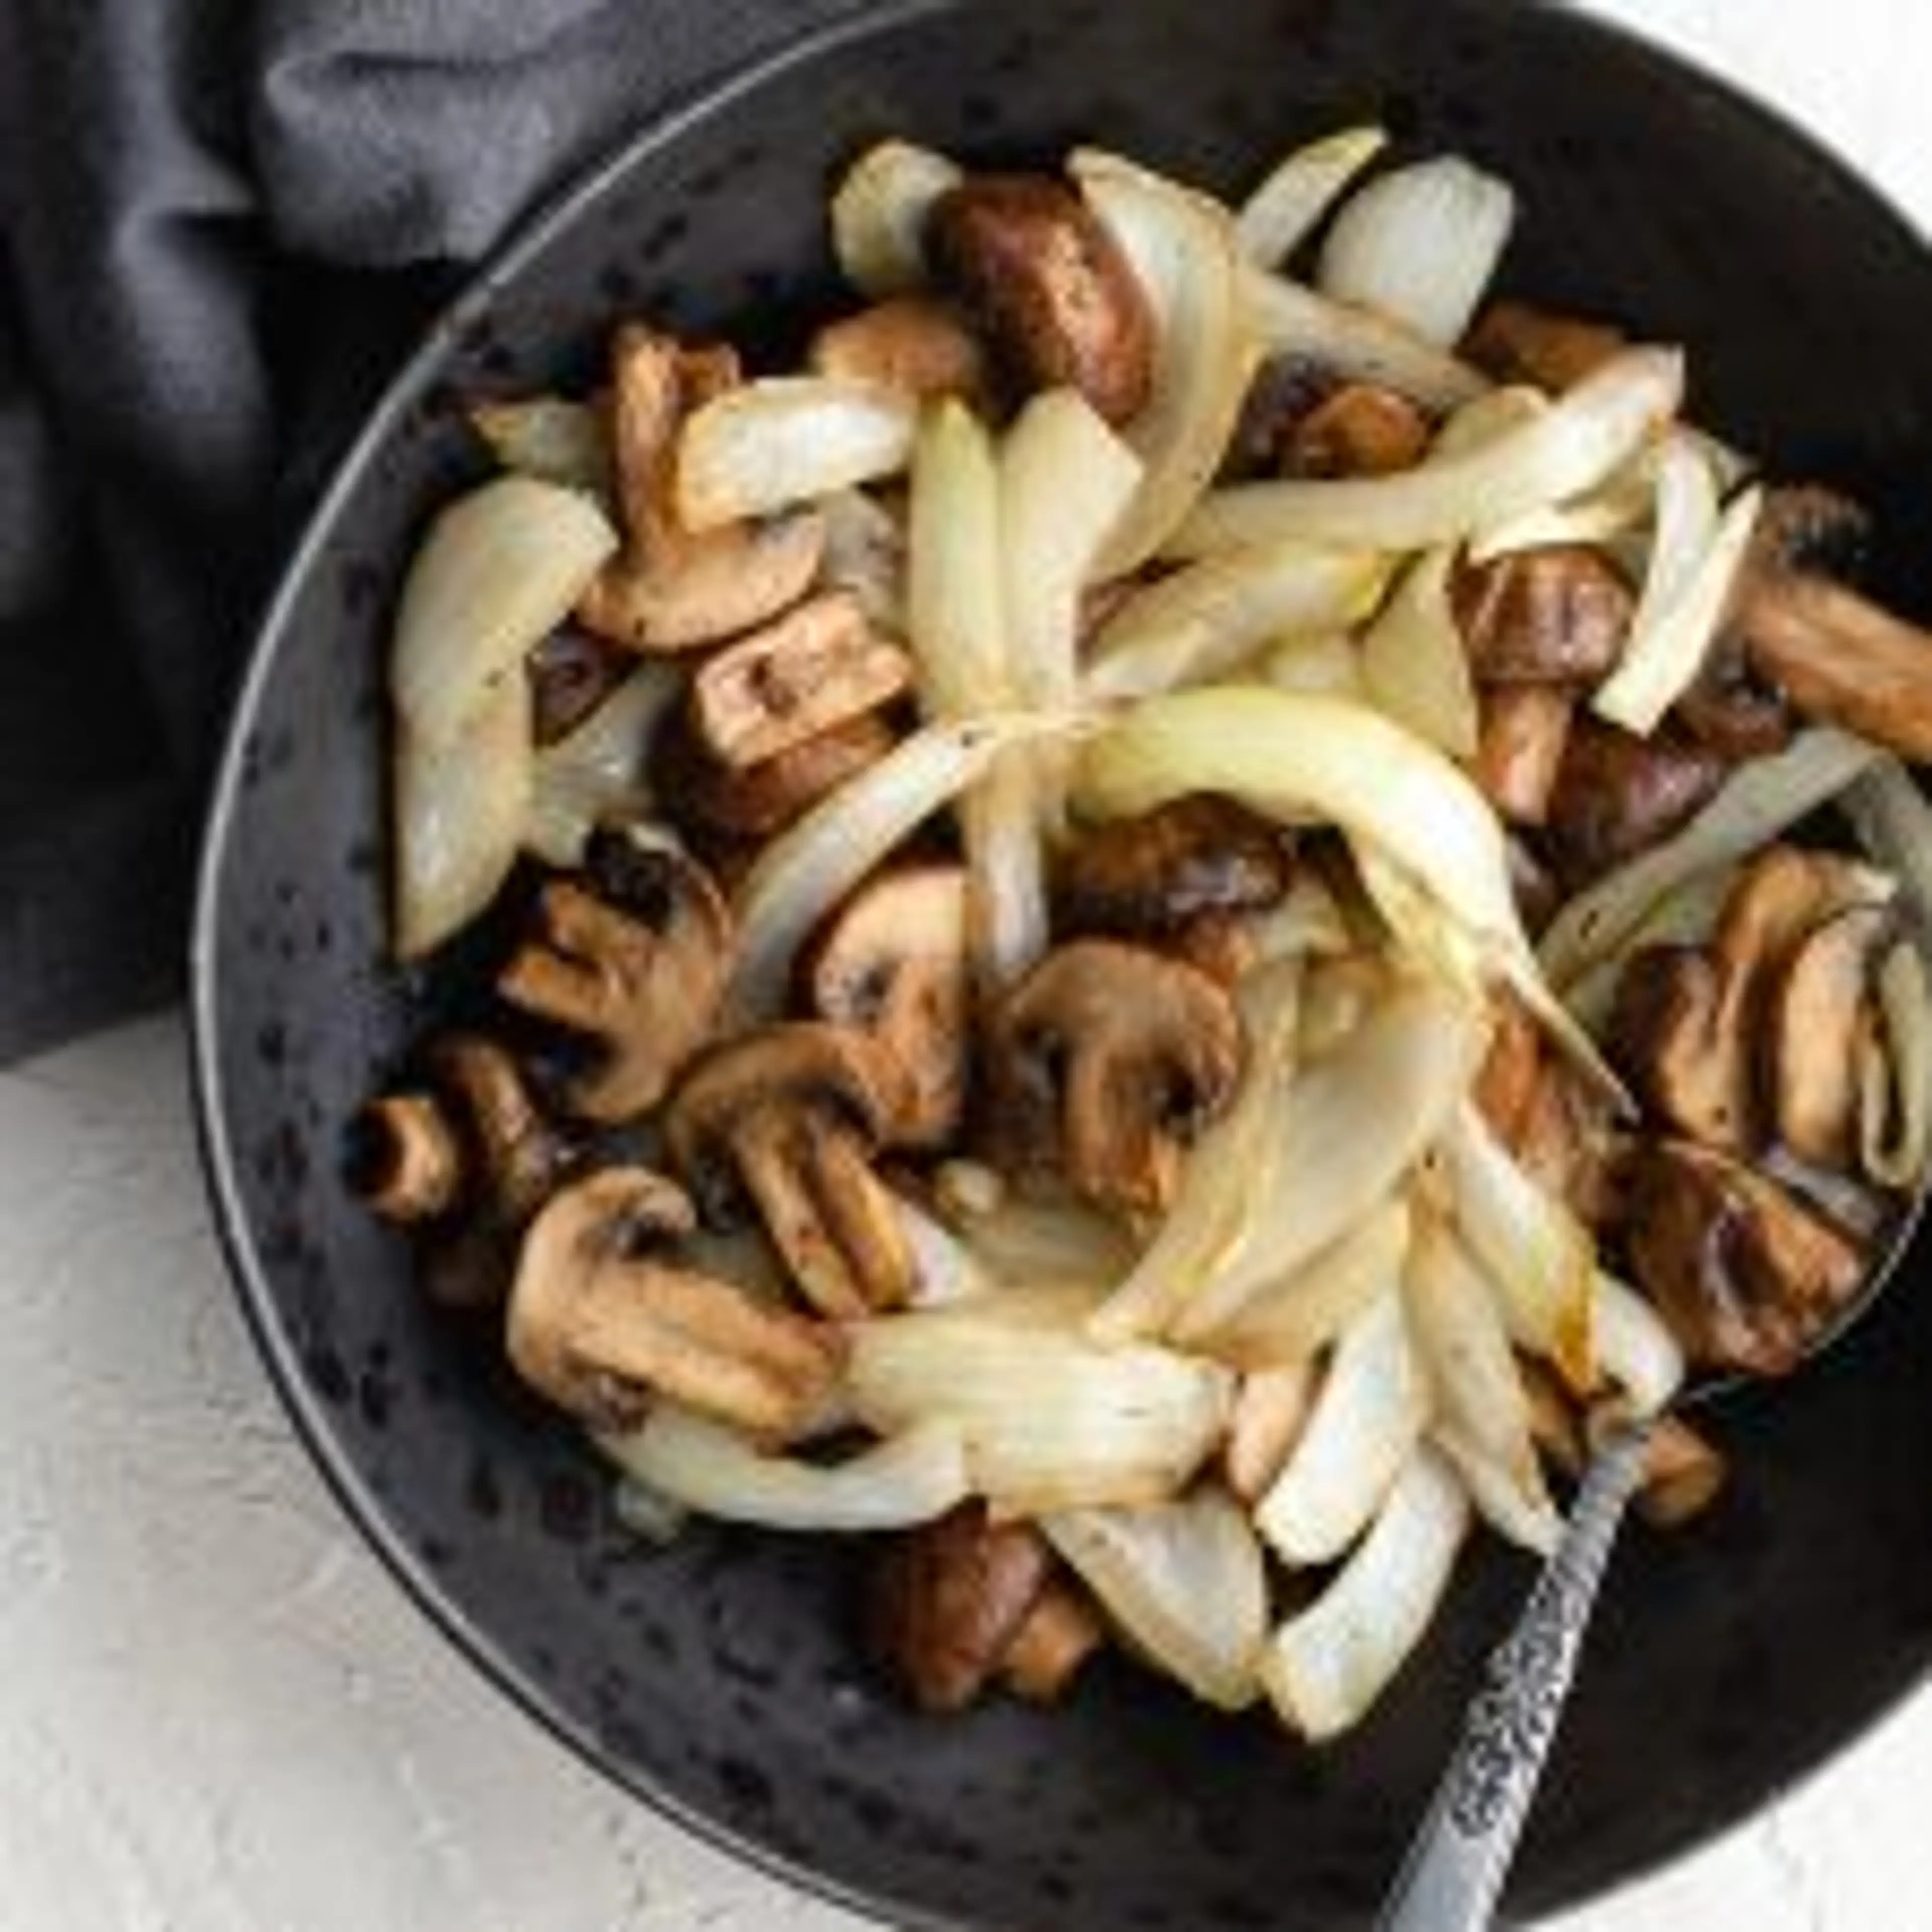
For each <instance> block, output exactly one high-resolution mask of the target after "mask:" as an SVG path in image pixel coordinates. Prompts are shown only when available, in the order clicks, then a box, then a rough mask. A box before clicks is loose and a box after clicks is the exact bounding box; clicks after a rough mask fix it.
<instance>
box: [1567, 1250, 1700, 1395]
mask: <svg viewBox="0 0 1932 1932" xmlns="http://www.w3.org/2000/svg"><path fill="white" fill-rule="evenodd" d="M1592 1299H1593V1305H1592V1308H1591V1311H1590V1328H1591V1333H1592V1337H1594V1339H1595V1343H1596V1353H1597V1372H1598V1387H1600V1388H1601V1387H1602V1386H1603V1385H1604V1384H1605V1383H1607V1384H1609V1385H1611V1386H1612V1387H1613V1388H1619V1389H1621V1390H1622V1391H1623V1394H1624V1397H1625V1400H1626V1401H1627V1402H1628V1403H1629V1405H1630V1406H1631V1409H1634V1411H1635V1412H1637V1414H1638V1415H1662V1414H1663V1412H1664V1410H1665V1409H1667V1408H1668V1407H1669V1406H1670V1402H1671V1400H1672V1398H1673V1397H1674V1396H1675V1395H1676V1393H1677V1391H1679V1389H1680V1388H1682V1386H1683V1385H1684V1352H1683V1350H1682V1349H1681V1348H1679V1346H1678V1344H1677V1339H1676V1337H1675V1336H1673V1334H1671V1332H1670V1328H1669V1325H1667V1323H1666V1322H1665V1321H1664V1317H1663V1316H1661V1315H1660V1314H1658V1312H1657V1310H1656V1309H1655V1307H1653V1306H1652V1304H1651V1303H1650V1301H1649V1299H1648V1298H1647V1297H1646V1296H1644V1295H1640V1294H1639V1293H1638V1292H1637V1290H1636V1289H1634V1288H1631V1287H1630V1286H1628V1285H1627V1284H1626V1283H1623V1282H1621V1281H1619V1280H1618V1279H1617V1278H1616V1276H1615V1275H1613V1274H1607V1273H1606V1272H1605V1271H1604V1270H1603V1269H1601V1268H1599V1269H1598V1271H1597V1277H1596V1284H1595V1291H1594V1294H1593V1298H1592Z"/></svg>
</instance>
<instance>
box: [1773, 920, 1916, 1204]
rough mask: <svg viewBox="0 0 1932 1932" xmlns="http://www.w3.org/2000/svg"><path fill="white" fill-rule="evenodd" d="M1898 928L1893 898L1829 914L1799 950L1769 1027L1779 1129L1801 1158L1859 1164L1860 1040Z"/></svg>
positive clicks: (1777, 992)
mask: <svg viewBox="0 0 1932 1932" xmlns="http://www.w3.org/2000/svg"><path fill="white" fill-rule="evenodd" d="M1897 930H1898V921H1897V914H1896V913H1895V912H1894V910H1893V909H1892V907H1890V906H1889V905H1885V904H1864V905H1855V906H1853V907H1850V908H1849V910H1846V911H1844V912H1841V913H1838V915H1837V916H1835V917H1834V918H1829V919H1826V921H1825V922H1823V924H1822V925H1820V926H1818V927H1817V929H1815V930H1814V932H1812V933H1811V935H1810V937H1809V938H1806V939H1805V940H1804V941H1802V943H1801V944H1799V947H1798V948H1797V950H1796V952H1794V953H1793V954H1792V955H1791V958H1790V964H1789V965H1787V966H1786V968H1785V969H1784V974H1783V976H1782V977H1781V979H1780V980H1779V982H1778V985H1777V986H1775V988H1774V989H1772V994H1771V997H1770V1000H1769V1010H1768V1013H1767V1022H1768V1024H1767V1026H1766V1030H1765V1032H1764V1035H1763V1045H1764V1049H1765V1052H1766V1056H1767V1058H1768V1062H1769V1084H1770V1086H1771V1089H1772V1103H1773V1106H1772V1112H1773V1115H1774V1118H1775V1121H1776V1124H1777V1127H1778V1136H1779V1138H1780V1139H1782V1140H1783V1141H1784V1144H1785V1145H1786V1146H1787V1147H1788V1148H1790V1150H1791V1151H1792V1152H1793V1154H1796V1155H1797V1156H1798V1157H1799V1158H1800V1159H1801V1160H1808V1161H1811V1162H1814V1163H1816V1164H1817V1165H1818V1166H1820V1167H1826V1168H1832V1169H1839V1170H1841V1171H1842V1170H1843V1169H1846V1168H1847V1167H1848V1166H1850V1165H1851V1163H1852V1152H1853V1145H1854V1142H1855V1139H1856V1136H1857V1133H1858V1086H1859V1081H1858V1065H1859V1058H1858V1040H1859V1037H1860V1034H1861V1031H1862V1028H1863V1026H1864V1020H1865V1015H1866V1012H1867V1003H1868V1001H1869V998H1870V992H1871V986H1872V976H1873V971H1874V970H1875V969H1876V965H1877V963H1878V961H1879V957H1880V956H1881V955H1882V953H1884V951H1885V949H1886V947H1888V946H1889V945H1890V944H1891V942H1892V941H1893V939H1894V938H1895V937H1896V935H1897Z"/></svg>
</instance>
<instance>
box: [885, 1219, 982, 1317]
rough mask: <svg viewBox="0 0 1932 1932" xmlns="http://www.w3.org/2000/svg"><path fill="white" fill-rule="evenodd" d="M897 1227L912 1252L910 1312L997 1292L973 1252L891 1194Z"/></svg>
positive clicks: (942, 1225)
mask: <svg viewBox="0 0 1932 1932" xmlns="http://www.w3.org/2000/svg"><path fill="white" fill-rule="evenodd" d="M893 1202H894V1204H895V1207H896V1208H897V1210H898V1217H899V1226H900V1227H901V1229H904V1233H905V1238H906V1245H907V1247H909V1248H910V1249H911V1250H912V1259H913V1292H912V1296H911V1302H910V1305H911V1306H912V1307H914V1308H946V1307H951V1306H952V1305H953V1304H954V1303H956V1302H961V1301H971V1300H972V1298H974V1296H975V1295H990V1294H993V1293H995V1292H997V1290H998V1283H995V1281H994V1280H993V1279H992V1277H991V1276H990V1275H989V1274H987V1272H986V1270H985V1269H984V1268H983V1267H981V1266H980V1261H979V1258H978V1257H977V1256H976V1255H975V1254H974V1252H973V1250H971V1248H970V1247H968V1246H967V1244H965V1242H964V1241H962V1240H961V1239H960V1238H959V1236H958V1235H956V1234H955V1233H954V1232H953V1230H952V1229H950V1228H949V1227H947V1226H946V1224H945V1223H944V1222H943V1221H939V1220H935V1219H934V1217H932V1215H930V1214H928V1213H927V1212H926V1210H925V1209H924V1208H921V1207H920V1206H919V1205H918V1204H917V1203H916V1202H911V1201H908V1200H907V1199H906V1197H905V1196H904V1195H903V1194H900V1193H897V1192H895V1193H894V1195H893Z"/></svg>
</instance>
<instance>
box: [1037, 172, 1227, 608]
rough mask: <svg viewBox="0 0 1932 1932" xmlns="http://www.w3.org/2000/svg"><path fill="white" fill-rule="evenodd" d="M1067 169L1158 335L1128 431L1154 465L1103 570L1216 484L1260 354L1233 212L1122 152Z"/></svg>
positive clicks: (1137, 561) (1144, 551)
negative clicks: (1240, 280)
mask: <svg viewBox="0 0 1932 1932" xmlns="http://www.w3.org/2000/svg"><path fill="white" fill-rule="evenodd" d="M1068 166H1069V169H1070V172H1071V173H1072V174H1073V178H1074V179H1075V180H1076V181H1077V182H1078V183H1079V185H1080V189H1081V192H1082V193H1083V194H1085V196H1086V197H1087V200H1088V204H1089V205H1091V207H1092V208H1093V210H1094V214H1096V215H1097V216H1098V217H1099V218H1100V220H1101V221H1102V222H1103V223H1104V224H1105V225H1106V228H1107V229H1108V232H1109V233H1110V234H1111V235H1112V236H1113V238H1114V239H1115V242H1118V244H1119V245H1120V248H1121V252H1122V253H1123V254H1124V255H1125V256H1126V257H1127V261H1128V263H1129V264H1130V266H1131V267H1132V268H1133V272H1134V274H1135V276H1136V278H1137V279H1138V280H1139V283H1140V284H1141V287H1142V289H1143V290H1145V293H1146V296H1147V299H1148V305H1149V306H1150V307H1151V308H1152V310H1153V311H1154V322H1155V326H1156V329H1157V336H1158V341H1157V347H1156V350H1155V356H1154V385H1153V389H1152V392H1151V395H1149V397H1148V402H1147V404H1146V407H1145V408H1143V409H1142V411H1141V413H1140V414H1139V416H1136V418H1135V419H1134V420H1133V422H1131V423H1130V424H1129V425H1128V426H1127V442H1128V443H1129V445H1130V446H1131V447H1132V449H1133V451H1134V452H1135V454H1136V455H1138V456H1139V458H1140V459H1141V460H1142V463H1144V464H1145V470H1144V472H1143V473H1142V478H1141V483H1140V487H1139V489H1138V490H1136V492H1135V493H1134V497H1133V501H1132V502H1130V504H1129V505H1127V510H1126V512H1125V513H1124V514H1123V515H1122V517H1121V519H1120V520H1119V522H1118V523H1116V524H1115V526H1114V529H1113V531H1112V534H1111V535H1110V536H1109V538H1108V540H1107V544H1106V548H1105V550H1103V553H1102V554H1101V556H1100V560H1099V562H1098V565H1097V574H1098V575H1099V576H1100V577H1103V578H1105V577H1118V576H1121V575H1123V574H1125V573H1126V572H1127V571H1130V570H1133V569H1136V568H1138V567H1139V565H1141V564H1142V563H1144V562H1145V561H1146V560H1147V559H1148V557H1150V556H1152V555H1153V554H1154V552H1155V551H1156V550H1158V549H1159V548H1160V546H1161V544H1163V542H1164V541H1166V538H1167V537H1168V535H1169V532H1172V530H1173V529H1174V527H1175V525H1176V524H1178V523H1179V522H1180V521H1181V519H1182V518H1183V517H1185V516H1186V515H1187V513H1188V511H1190V510H1191V509H1192V508H1193V506H1194V504H1195V502H1196V499H1197V498H1199V496H1200V494H1201V493H1202V491H1203V490H1205V489H1206V488H1207V487H1208V484H1210V483H1211V482H1212V481H1214V472H1216V471H1217V469H1220V466H1221V459H1222V458H1223V456H1224V455H1226V452H1227V449H1228V445H1229V443H1230V442H1231V441H1232V440H1233V437H1234V434H1235V427H1236V425H1237V424H1238V422H1240V420H1241V405H1242V404H1243V402H1244V401H1245V400H1246V398H1247V392H1248V383H1249V380H1250V377H1252V376H1253V374H1254V371H1255V366H1256V362H1257V360H1258V358H1259V350H1258V348H1257V346H1256V344H1255V341H1254V340H1253V335H1252V332H1250V329H1249V328H1248V326H1247V320H1246V318H1245V316H1244V312H1243V309H1242V305H1241V302H1240V300H1239V299H1238V292H1237V285H1236V263H1237V257H1236V252H1235V234H1234V225H1233V223H1232V221H1231V220H1229V217H1228V213H1227V211H1226V209H1225V208H1222V207H1221V206H1220V205H1219V204H1218V203H1217V202H1212V201H1210V200H1208V199H1206V198H1205V196H1201V195H1196V194H1191V193H1189V192H1188V191H1187V190H1186V189H1184V188H1181V187H1176V186H1175V184H1173V183H1172V182H1171V181H1163V180H1162V179H1161V178H1160V177H1159V176H1158V175H1152V174H1149V173H1148V172H1146V170H1145V169H1141V168H1137V167H1136V166H1134V165H1133V163H1132V162H1130V161H1127V160H1122V159H1121V157H1119V156H1118V155H1116V154H1100V153H1098V152H1096V151H1094V150H1093V149H1091V148H1083V149H1081V150H1079V151H1077V152H1076V154H1074V155H1073V157H1072V158H1071V159H1070V161H1069V163H1068Z"/></svg>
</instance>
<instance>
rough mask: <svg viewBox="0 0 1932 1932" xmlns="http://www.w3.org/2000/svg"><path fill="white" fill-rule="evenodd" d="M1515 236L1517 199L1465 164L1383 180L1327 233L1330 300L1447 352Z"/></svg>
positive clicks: (1450, 161)
mask: <svg viewBox="0 0 1932 1932" xmlns="http://www.w3.org/2000/svg"><path fill="white" fill-rule="evenodd" d="M1515 226H1516V194H1515V192H1514V190H1513V189H1512V188H1511V187H1510V185H1509V184H1508V182H1507V181H1503V180H1501V179H1500V178H1498V177H1497V176H1496V175H1492V174H1486V173H1485V172H1484V171H1483V170H1482V169H1481V168H1478V167H1475V166H1472V165H1471V163H1469V162H1468V161H1466V160H1463V158H1462V157H1460V155H1457V154H1442V155H1438V156H1436V157H1433V158H1432V159H1430V160H1426V161H1416V162H1412V163H1411V164H1410V165H1409V166H1406V167H1400V168H1391V169H1389V170H1388V172H1387V173H1385V174H1381V175H1377V176H1376V178H1375V179H1374V180H1373V181H1370V183H1369V184H1368V185H1367V187H1361V188H1358V189H1357V190H1356V191H1355V193H1353V194H1352V195H1351V196H1349V199H1348V200H1347V201H1346V202H1344V203H1343V207H1342V209H1341V211H1340V213H1339V214H1337V216H1336V217H1335V219H1334V221H1333V222H1332V223H1331V224H1330V226H1329V229H1328V239H1326V241H1325V242H1324V243H1323V245H1322V263H1321V269H1320V272H1319V274H1318V275H1317V276H1316V281H1317V283H1318V284H1319V286H1320V287H1321V289H1322V293H1324V294H1325V295H1330V296H1334V297H1336V298H1337V299H1338V300H1340V301H1343V302H1354V303H1356V304H1358V305H1359V306H1361V307H1362V308H1370V309H1374V310H1376V311H1379V312H1380V313H1381V314H1384V315H1386V316H1391V317H1394V319H1395V320H1397V322H1400V323H1403V324H1405V325H1406V326H1407V327H1409V329H1413V330H1414V331H1415V333H1416V334H1417V335H1419V336H1420V337H1421V338H1422V340H1423V341H1425V342H1430V343H1433V344H1436V346H1437V347H1439V348H1447V347H1448V346H1449V344H1451V343H1453V342H1457V341H1460V340H1461V339H1462V337H1463V334H1464V332H1466V330H1467V329H1468V328H1469V321H1470V318H1471V317H1472V316H1474V315H1475V312H1476V308H1477V305H1478V304H1479V303H1480V302H1481V300H1482V299H1483V292H1484V290H1485V289H1487V287H1489V285H1490V280H1491V278H1493V276H1494V275H1495V274H1496V267H1497V265H1498V263H1500V262H1501V261H1502V257H1503V251H1504V250H1505V248H1508V246H1509V239H1510V235H1511V230H1512V229H1514V227H1515Z"/></svg>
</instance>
